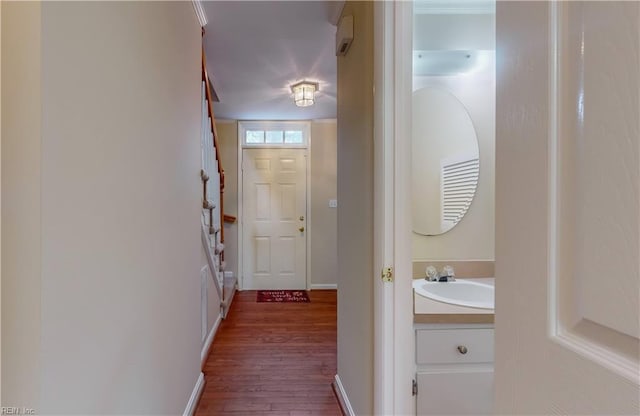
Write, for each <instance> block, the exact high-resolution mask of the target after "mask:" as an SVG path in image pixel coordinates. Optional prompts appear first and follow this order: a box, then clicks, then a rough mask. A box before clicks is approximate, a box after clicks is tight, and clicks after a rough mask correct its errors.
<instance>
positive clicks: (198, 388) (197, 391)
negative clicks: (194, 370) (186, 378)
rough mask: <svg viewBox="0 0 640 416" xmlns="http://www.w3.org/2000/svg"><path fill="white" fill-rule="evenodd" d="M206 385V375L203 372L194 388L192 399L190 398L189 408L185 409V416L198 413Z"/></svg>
mask: <svg viewBox="0 0 640 416" xmlns="http://www.w3.org/2000/svg"><path fill="white" fill-rule="evenodd" d="M204 383H205V381H204V373H202V372H201V373H200V375H199V376H198V381H196V385H195V386H193V391H192V392H191V397H189V402H188V403H187V407H186V408H185V409H184V413H183V416H192V415H193V414H194V413H195V412H196V407H197V406H198V402H199V401H200V396H202V392H203V391H204Z"/></svg>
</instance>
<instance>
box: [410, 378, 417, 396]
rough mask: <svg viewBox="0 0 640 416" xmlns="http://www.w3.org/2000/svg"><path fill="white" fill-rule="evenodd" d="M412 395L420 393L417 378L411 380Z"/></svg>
mask: <svg viewBox="0 0 640 416" xmlns="http://www.w3.org/2000/svg"><path fill="white" fill-rule="evenodd" d="M411 395H412V396H417V395H418V382H417V381H416V380H411Z"/></svg>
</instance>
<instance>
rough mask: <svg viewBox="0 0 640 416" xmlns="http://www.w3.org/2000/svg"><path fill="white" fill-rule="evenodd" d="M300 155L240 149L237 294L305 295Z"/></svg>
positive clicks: (303, 168) (289, 151)
mask: <svg viewBox="0 0 640 416" xmlns="http://www.w3.org/2000/svg"><path fill="white" fill-rule="evenodd" d="M306 152H307V151H306V149H268V148H266V149H244V150H243V151H242V192H243V202H242V206H243V208H242V209H243V213H242V215H243V219H242V221H243V232H242V234H243V236H242V249H243V279H244V280H243V289H249V290H251V289H306V288H307V279H306V254H307V244H306V242H307V238H306V234H307V230H306V223H307V221H306V217H307V212H306V193H307V189H306V185H307V173H306V167H307V164H306Z"/></svg>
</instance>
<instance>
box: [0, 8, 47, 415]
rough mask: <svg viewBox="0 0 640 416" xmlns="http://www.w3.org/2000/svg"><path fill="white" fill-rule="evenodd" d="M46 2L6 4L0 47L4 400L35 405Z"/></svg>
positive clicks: (38, 404)
mask: <svg viewBox="0 0 640 416" xmlns="http://www.w3.org/2000/svg"><path fill="white" fill-rule="evenodd" d="M40 7H41V6H40V4H39V3H3V6H2V12H3V13H2V48H1V50H2V58H3V59H2V86H3V88H2V104H3V105H2V119H3V120H4V123H3V124H2V223H3V224H4V227H3V229H2V258H3V259H4V262H3V263H2V335H3V336H2V363H3V366H2V400H3V402H2V405H3V406H27V407H30V408H34V409H39V407H40V399H39V396H40V394H39V392H40V360H41V359H40V337H41V318H40V317H41V305H40V298H41V262H42V256H41V246H42V234H41V191H42V189H41V178H42V170H41V133H42V130H41V107H40V104H41V102H42V96H41V88H40V87H41V76H42V63H41V39H42V37H41V28H40V24H39V23H40V17H41V15H40ZM9 103H11V104H10V105H8V104H9Z"/></svg>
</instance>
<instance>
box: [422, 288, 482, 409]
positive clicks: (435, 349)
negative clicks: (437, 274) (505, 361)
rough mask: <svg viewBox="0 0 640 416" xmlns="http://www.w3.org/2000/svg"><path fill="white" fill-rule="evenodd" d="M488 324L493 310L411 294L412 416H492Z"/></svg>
mask: <svg viewBox="0 0 640 416" xmlns="http://www.w3.org/2000/svg"><path fill="white" fill-rule="evenodd" d="M474 280H475V279H474ZM477 280H478V281H480V282H490V283H491V285H493V279H477ZM442 284H444V285H446V284H448V283H442ZM493 321H494V311H493V309H479V308H469V307H463V306H459V305H453V304H448V303H444V302H439V301H435V300H432V299H429V298H427V297H424V296H421V295H419V294H417V293H414V329H415V342H416V372H417V374H416V400H417V401H416V413H417V414H418V415H445V414H456V415H465V414H468V415H480V414H491V413H492V412H493V356H494V348H493V342H494V341H493Z"/></svg>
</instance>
